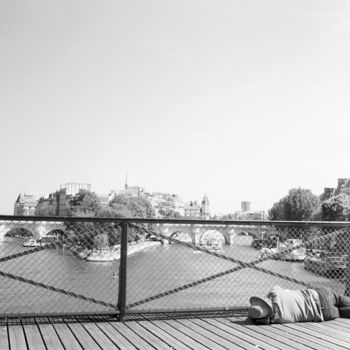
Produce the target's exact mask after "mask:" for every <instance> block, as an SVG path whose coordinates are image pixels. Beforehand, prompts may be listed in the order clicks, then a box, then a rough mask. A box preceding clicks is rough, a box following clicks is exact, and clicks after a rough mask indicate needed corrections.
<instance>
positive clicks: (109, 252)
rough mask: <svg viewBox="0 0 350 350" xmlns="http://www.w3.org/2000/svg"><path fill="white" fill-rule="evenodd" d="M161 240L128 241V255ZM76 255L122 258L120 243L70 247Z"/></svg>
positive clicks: (92, 258)
mask: <svg viewBox="0 0 350 350" xmlns="http://www.w3.org/2000/svg"><path fill="white" fill-rule="evenodd" d="M159 244H161V242H159V241H142V242H130V243H128V255H131V254H134V253H137V252H139V251H142V250H144V249H146V248H148V247H152V246H154V245H159ZM68 249H69V250H70V251H72V252H73V254H74V255H76V256H78V257H79V258H81V259H84V260H86V261H97V262H99V261H114V260H119V259H120V244H117V245H115V246H113V247H110V248H104V249H99V250H98V249H93V250H90V249H86V248H82V247H68Z"/></svg>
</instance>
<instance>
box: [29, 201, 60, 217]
mask: <svg viewBox="0 0 350 350" xmlns="http://www.w3.org/2000/svg"><path fill="white" fill-rule="evenodd" d="M34 215H35V216H55V215H56V206H55V202H54V199H53V198H49V199H45V198H40V199H39V201H38V204H37V206H36V208H35V212H34Z"/></svg>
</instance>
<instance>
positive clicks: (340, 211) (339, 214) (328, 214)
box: [320, 194, 350, 221]
mask: <svg viewBox="0 0 350 350" xmlns="http://www.w3.org/2000/svg"><path fill="white" fill-rule="evenodd" d="M320 212H321V213H320V214H321V219H322V220H324V221H345V220H348V219H349V213H350V207H349V201H348V198H347V196H346V195H344V194H339V195H337V196H335V197H332V198H329V199H327V200H325V201H324V202H322V204H321V210H320Z"/></svg>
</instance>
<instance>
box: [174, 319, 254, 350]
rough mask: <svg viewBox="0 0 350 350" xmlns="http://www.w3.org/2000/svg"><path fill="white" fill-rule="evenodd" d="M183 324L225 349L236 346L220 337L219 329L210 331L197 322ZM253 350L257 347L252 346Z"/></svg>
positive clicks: (188, 321) (187, 321) (191, 321)
mask: <svg viewBox="0 0 350 350" xmlns="http://www.w3.org/2000/svg"><path fill="white" fill-rule="evenodd" d="M181 323H183V324H184V325H186V326H187V327H188V328H190V329H192V330H194V331H195V332H197V333H199V334H201V335H203V336H205V337H207V338H210V339H211V340H213V341H214V342H216V343H218V344H220V345H221V346H222V347H224V348H225V349H232V347H233V346H235V344H233V343H232V342H230V341H228V340H227V339H226V338H225V337H222V336H220V335H218V334H217V328H215V327H212V329H214V330H215V331H214V332H212V331H211V330H210V329H208V327H203V326H202V325H198V323H196V322H195V320H181ZM251 348H255V347H254V346H252V347H251Z"/></svg>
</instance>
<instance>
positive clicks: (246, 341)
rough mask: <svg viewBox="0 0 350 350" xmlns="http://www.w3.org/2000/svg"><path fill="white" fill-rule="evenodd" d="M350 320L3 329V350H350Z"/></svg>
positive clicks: (49, 323)
mask: <svg viewBox="0 0 350 350" xmlns="http://www.w3.org/2000/svg"><path fill="white" fill-rule="evenodd" d="M349 329H350V319H337V320H333V321H328V322H324V323H299V324H288V325H287V324H286V325H268V326H256V325H253V324H251V323H250V322H248V321H247V320H246V318H245V317H221V318H195V319H177V320H174V319H173V320H171V319H169V320H148V321H141V320H138V321H128V322H126V323H120V322H115V321H108V322H106V321H104V322H96V321H95V322H94V321H91V322H67V321H65V320H62V319H61V320H55V321H52V320H47V322H36V323H35V324H25V323H23V322H22V321H21V322H20V323H19V324H16V323H12V324H11V323H9V322H8V321H7V323H6V324H2V325H1V329H0V349H1V350H7V349H9V350H17V349H21V350H23V349H26V350H28V349H29V350H51V349H53V350H81V349H91V350H95V349H96V350H101V349H106V350H107V349H108V350H109V349H141V350H148V349H183V350H185V349H186V350H188V349H194V350H197V349H198V350H208V349H210V350H214V349H215V350H216V349H217V350H222V349H229V350H232V349H254V350H256V349H267V350H274V349H283V350H288V349H298V350H307V349H317V350H326V349H332V350H341V349H350V332H349Z"/></svg>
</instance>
